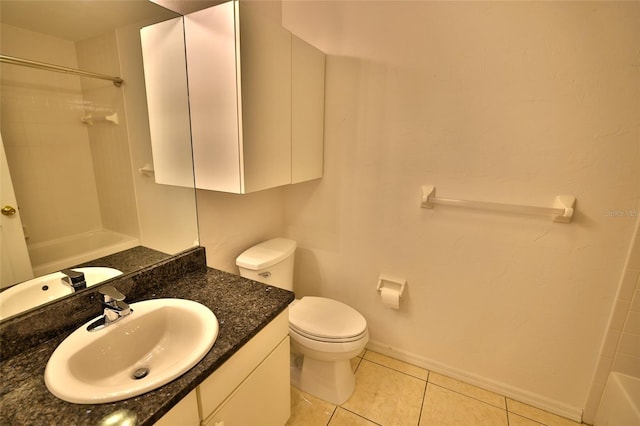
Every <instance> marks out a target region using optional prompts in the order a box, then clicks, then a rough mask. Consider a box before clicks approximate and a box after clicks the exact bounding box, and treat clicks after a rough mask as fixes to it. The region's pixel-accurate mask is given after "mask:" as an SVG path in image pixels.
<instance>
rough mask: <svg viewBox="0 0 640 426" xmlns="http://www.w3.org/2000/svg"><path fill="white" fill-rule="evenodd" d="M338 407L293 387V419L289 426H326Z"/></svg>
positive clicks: (291, 418)
mask: <svg viewBox="0 0 640 426" xmlns="http://www.w3.org/2000/svg"><path fill="white" fill-rule="evenodd" d="M335 409H336V406H335V405H334V404H331V403H329V402H326V401H323V400H321V399H319V398H316V397H315V396H313V395H309V394H308V393H306V392H302V391H301V390H299V389H298V388H295V387H293V386H291V417H289V421H287V423H286V425H287V426H326V425H327V423H328V422H329V419H330V418H331V415H332V414H333V412H334V411H335Z"/></svg>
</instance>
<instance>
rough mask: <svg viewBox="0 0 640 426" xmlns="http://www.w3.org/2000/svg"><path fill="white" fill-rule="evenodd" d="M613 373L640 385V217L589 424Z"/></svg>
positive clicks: (606, 342)
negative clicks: (631, 379) (629, 377)
mask: <svg viewBox="0 0 640 426" xmlns="http://www.w3.org/2000/svg"><path fill="white" fill-rule="evenodd" d="M611 372H618V373H622V374H624V375H627V376H631V377H634V378H635V379H636V380H638V381H640V217H639V218H638V220H637V222H636V232H635V238H634V240H633V242H632V244H631V247H630V248H629V253H628V256H627V261H626V263H625V268H624V270H623V273H622V277H621V278H620V285H619V286H618V292H617V294H616V299H615V305H614V307H613V309H612V311H611V315H610V317H609V324H608V329H607V333H606V334H605V337H604V340H603V341H602V345H601V347H600V359H599V361H598V365H597V368H596V370H595V373H594V375H593V383H592V384H591V391H590V393H589V400H588V404H587V409H586V410H585V415H584V418H585V421H586V422H592V421H593V419H594V416H595V413H596V410H597V409H598V407H599V401H600V398H601V396H602V394H603V391H604V389H605V386H606V384H607V380H610V378H611V376H612V375H611ZM624 382H629V381H623V383H624ZM631 382H632V381H631ZM636 387H637V386H636ZM613 388H614V389H615V388H616V385H613ZM610 392H611V391H610ZM613 392H614V393H615V392H616V391H615V390H614V391H613Z"/></svg>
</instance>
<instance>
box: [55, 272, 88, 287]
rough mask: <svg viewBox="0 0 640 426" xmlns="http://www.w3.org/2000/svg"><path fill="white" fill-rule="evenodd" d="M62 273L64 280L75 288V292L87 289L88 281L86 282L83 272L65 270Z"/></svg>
mask: <svg viewBox="0 0 640 426" xmlns="http://www.w3.org/2000/svg"><path fill="white" fill-rule="evenodd" d="M60 272H62V273H63V274H64V277H62V280H63V281H64V282H66V283H67V284H68V285H69V286H71V288H73V291H78V290H82V289H83V288H87V281H86V280H85V277H84V274H83V273H82V272H77V271H74V270H73V269H63V270H62V271H60Z"/></svg>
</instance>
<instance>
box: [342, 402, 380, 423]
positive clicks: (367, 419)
mask: <svg viewBox="0 0 640 426" xmlns="http://www.w3.org/2000/svg"><path fill="white" fill-rule="evenodd" d="M338 408H342V409H343V410H344V411H347V412H349V413H351V414H354V415H356V416H358V417H360V418H361V419H364V420H366V421H368V422H369V423H373V424H374V425H378V426H382V425H381V424H380V423H378V422H374V421H373V420H371V419H370V418H368V417H365V416H362V415H360V414H358V413H355V412H353V411H351V410H347V409H346V408H344V407H341V406H338V407H337V408H336V411H338Z"/></svg>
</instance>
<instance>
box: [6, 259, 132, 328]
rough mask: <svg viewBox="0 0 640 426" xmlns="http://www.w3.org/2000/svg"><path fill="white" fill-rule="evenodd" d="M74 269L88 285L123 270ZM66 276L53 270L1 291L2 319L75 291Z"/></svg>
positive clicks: (120, 273)
mask: <svg viewBox="0 0 640 426" xmlns="http://www.w3.org/2000/svg"><path fill="white" fill-rule="evenodd" d="M73 270H74V271H76V272H82V273H83V274H84V277H85V281H86V282H87V287H90V286H92V285H96V284H98V283H101V282H103V281H106V280H108V279H110V278H113V277H117V276H118V275H122V272H121V271H119V270H117V269H114V268H103V267H90V268H73ZM65 276H66V275H64V274H63V273H62V272H53V273H51V274H47V275H43V276H41V277H38V278H33V279H31V280H28V281H25V282H22V283H20V284H16V285H14V286H13V287H11V288H8V289H7V290H5V291H3V292H2V293H0V319H5V318H9V317H11V316H13V315H16V314H19V313H20V312H24V311H26V310H28V309H31V308H35V307H36V306H40V305H43V304H45V303H47V302H51V301H53V300H56V299H59V298H61V297H63V296H66V295H68V294H71V293H73V288H72V287H71V285H69V284H67V283H66V282H65V281H64V280H63V279H62V278H63V277H65Z"/></svg>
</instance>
